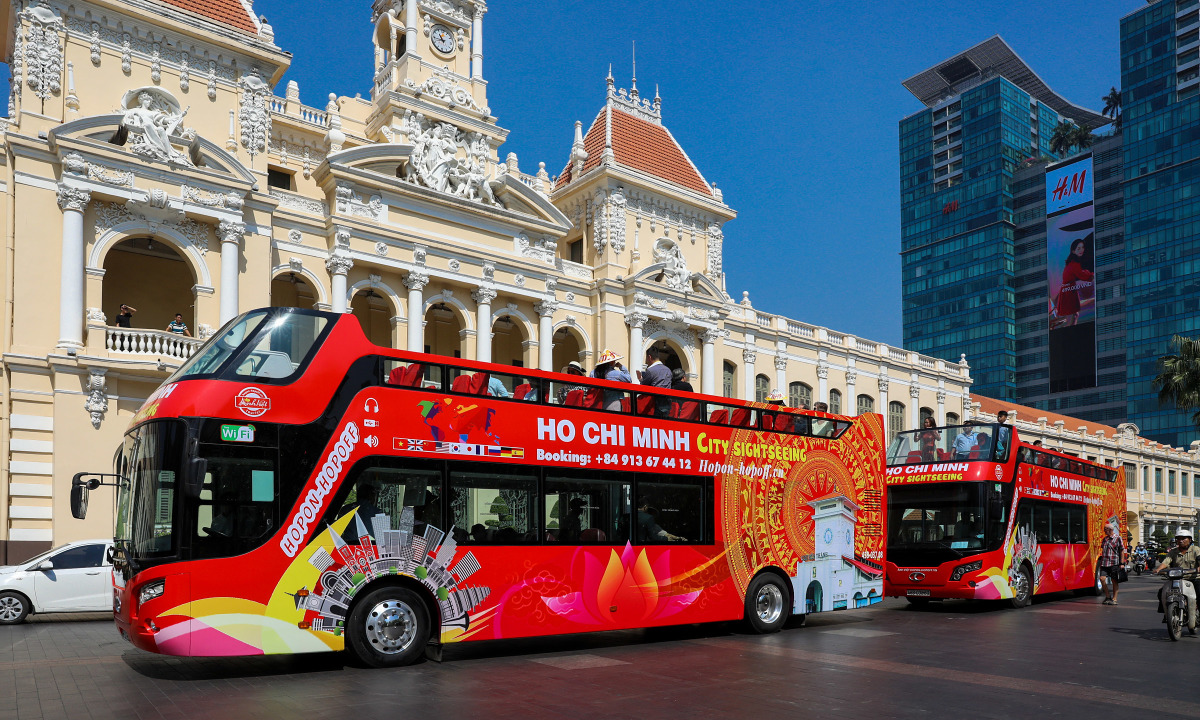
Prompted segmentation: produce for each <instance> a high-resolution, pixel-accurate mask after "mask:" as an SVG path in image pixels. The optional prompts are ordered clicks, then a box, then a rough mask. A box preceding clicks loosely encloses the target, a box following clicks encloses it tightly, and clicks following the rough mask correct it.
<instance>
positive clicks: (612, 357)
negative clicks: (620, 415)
mask: <svg viewBox="0 0 1200 720" xmlns="http://www.w3.org/2000/svg"><path fill="white" fill-rule="evenodd" d="M592 377H595V378H600V379H601V380H611V381H613V382H624V383H627V382H633V381H632V380H631V379H630V377H629V371H628V370H626V369H625V367H624V366H623V365H621V356H620V355H618V354H616V353H615V352H613V351H612V350H608V349H607V348H606V349H605V350H604V352H602V353H600V357H599V359H598V360H597V361H596V369H595V370H593V371H592ZM624 395H625V393H623V392H621V391H619V390H608V389H605V390H604V409H605V410H620V409H621V398H622V397H624Z"/></svg>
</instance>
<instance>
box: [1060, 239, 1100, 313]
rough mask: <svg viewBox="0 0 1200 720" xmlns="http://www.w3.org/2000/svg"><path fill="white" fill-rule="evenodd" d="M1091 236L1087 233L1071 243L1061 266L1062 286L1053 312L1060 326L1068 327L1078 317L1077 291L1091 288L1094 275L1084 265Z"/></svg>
mask: <svg viewBox="0 0 1200 720" xmlns="http://www.w3.org/2000/svg"><path fill="white" fill-rule="evenodd" d="M1091 238H1092V235H1088V236H1087V237H1086V238H1080V239H1078V240H1076V241H1075V242H1073V243H1071V252H1070V253H1069V254H1068V255H1067V262H1066V265H1065V266H1064V267H1063V274H1062V287H1061V288H1060V289H1059V291H1058V302H1056V303H1055V314H1056V315H1057V316H1058V317H1059V318H1062V322H1061V324H1060V325H1059V326H1060V327H1070V326H1071V325H1074V324H1075V322H1076V321H1077V320H1078V319H1079V309H1080V302H1079V293H1080V291H1081V290H1085V289H1088V288H1091V287H1092V279H1093V278H1095V276H1096V274H1095V273H1094V272H1092V271H1091V270H1088V269H1086V268H1085V267H1084V256H1085V255H1087V241H1088V240H1090V239H1091ZM1088 264H1089V265H1090V264H1091V263H1088Z"/></svg>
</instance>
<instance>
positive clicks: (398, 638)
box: [346, 587, 430, 667]
mask: <svg viewBox="0 0 1200 720" xmlns="http://www.w3.org/2000/svg"><path fill="white" fill-rule="evenodd" d="M346 626H347V633H346V635H347V639H348V640H349V645H350V649H351V650H352V651H353V652H354V654H355V656H357V657H358V659H359V660H361V661H362V662H363V663H365V664H367V665H370V666H371V667H399V666H401V665H410V664H412V663H413V662H416V660H417V659H418V658H420V657H421V656H422V654H423V653H424V651H425V644H426V643H427V642H428V641H429V633H430V622H429V611H428V610H427V609H426V607H425V603H424V602H423V601H422V600H421V598H420V596H418V595H417V594H416V593H415V592H413V591H412V590H409V589H407V588H402V587H383V588H379V589H378V590H375V591H373V592H371V593H370V594H368V595H367V596H366V597H364V598H363V599H362V601H361V602H359V603H358V604H357V605H355V606H354V610H352V611H351V612H350V617H349V618H348V620H347V622H346Z"/></svg>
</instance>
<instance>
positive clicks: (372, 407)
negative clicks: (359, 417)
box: [363, 397, 379, 413]
mask: <svg viewBox="0 0 1200 720" xmlns="http://www.w3.org/2000/svg"><path fill="white" fill-rule="evenodd" d="M363 412H369V413H377V412H379V401H378V400H376V399H375V398H372V397H369V398H367V400H366V402H364V403H363Z"/></svg>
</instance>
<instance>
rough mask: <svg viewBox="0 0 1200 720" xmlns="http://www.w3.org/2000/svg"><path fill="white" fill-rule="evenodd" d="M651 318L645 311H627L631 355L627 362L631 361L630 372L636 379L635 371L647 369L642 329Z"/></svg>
mask: <svg viewBox="0 0 1200 720" xmlns="http://www.w3.org/2000/svg"><path fill="white" fill-rule="evenodd" d="M649 319H650V318H649V317H647V316H646V314H645V313H640V312H637V311H632V312H627V313H625V323H626V324H627V325H629V357H628V358H627V359H626V362H627V363H629V374H630V375H632V376H633V379H634V380H636V379H637V375H636V374H635V373H636V372H637V371H638V370H644V369H645V367H644V365H645V362H646V352H645V343H646V340H645V338H643V337H642V329H643V328H645V327H646V321H648V320H649Z"/></svg>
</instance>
